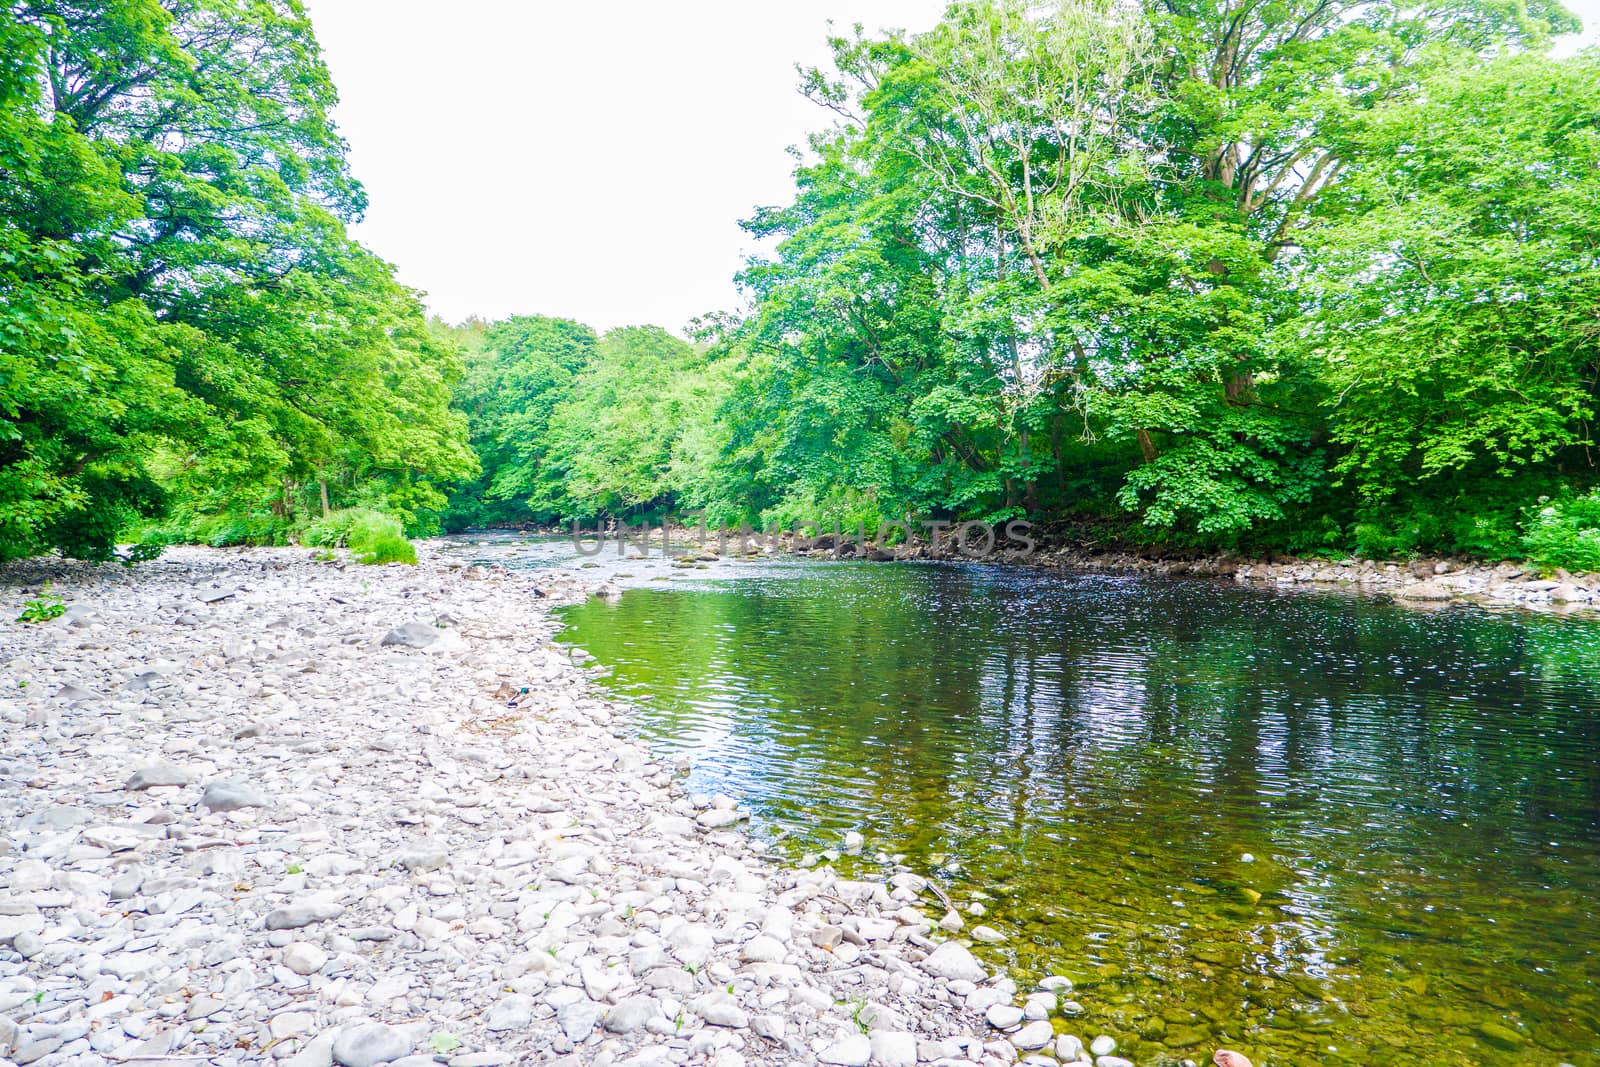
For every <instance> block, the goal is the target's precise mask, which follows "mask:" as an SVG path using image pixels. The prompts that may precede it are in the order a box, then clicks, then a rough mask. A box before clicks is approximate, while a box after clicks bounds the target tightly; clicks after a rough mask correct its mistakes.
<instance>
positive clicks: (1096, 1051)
mask: <svg viewBox="0 0 1600 1067" xmlns="http://www.w3.org/2000/svg"><path fill="white" fill-rule="evenodd" d="M1116 1050H1117V1043H1116V1041H1115V1040H1114V1039H1113V1038H1111V1037H1110V1036H1109V1035H1107V1034H1101V1035H1100V1036H1099V1037H1097V1038H1095V1039H1094V1040H1093V1041H1091V1042H1089V1053H1090V1055H1093V1056H1109V1055H1111V1054H1112V1053H1113V1052H1115V1051H1116Z"/></svg>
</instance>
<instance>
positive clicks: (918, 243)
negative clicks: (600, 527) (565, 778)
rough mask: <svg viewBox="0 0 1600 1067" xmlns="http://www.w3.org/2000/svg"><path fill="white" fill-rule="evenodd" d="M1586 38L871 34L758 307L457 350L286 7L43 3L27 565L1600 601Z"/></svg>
mask: <svg viewBox="0 0 1600 1067" xmlns="http://www.w3.org/2000/svg"><path fill="white" fill-rule="evenodd" d="M1577 29H1578V23H1577V20H1576V19H1575V18H1574V17H1573V16H1572V15H1571V14H1570V13H1569V12H1567V11H1566V10H1565V9H1563V8H1562V7H1561V6H1559V4H1557V3H1554V2H1552V0H1518V2H1508V0H1440V2H1438V3H1434V4H1431V5H1423V6H1420V7H1419V6H1416V5H1412V4H1402V3H1399V2H1396V0H1366V2H1356V0H1226V2H1224V3H1220V4H1201V3H1193V2H1190V0H1143V2H1140V3H1130V2H1128V0H1051V2H1049V3H1043V4H1040V3H1024V2H1021V0H959V2H957V3H953V4H952V5H951V6H950V7H949V8H948V10H947V13H946V15H945V17H944V18H943V20H942V21H941V22H940V23H939V24H938V25H937V26H936V27H934V28H933V29H932V30H929V31H927V32H921V33H909V34H908V33H885V34H869V33H865V32H863V31H862V30H861V29H860V28H856V29H855V30H854V31H853V32H850V33H844V34H841V35H839V36H837V37H835V38H834V39H832V40H831V42H830V43H831V48H832V56H833V61H832V64H831V66H830V67H828V68H826V69H813V70H806V71H803V72H801V79H800V89H801V91H802V92H804V93H805V94H806V95H807V96H809V97H810V98H811V99H812V100H814V101H815V102H816V104H817V105H819V107H818V111H817V114H818V116H819V117H818V123H817V130H816V132H815V133H814V134H813V135H812V137H811V139H810V143H809V144H808V145H806V146H803V149H802V151H800V152H799V153H798V156H797V158H798V159H799V162H798V164H797V166H796V169H795V172H794V191H793V197H792V199H791V200H790V201H789V202H788V203H784V204H778V205H772V206H765V207H761V208H758V209H756V210H754V211H753V212H752V213H751V214H750V216H749V218H748V219H746V220H745V222H744V223H743V225H744V226H745V228H746V229H747V230H748V231H749V233H750V234H751V235H752V236H754V237H756V238H759V239H761V247H762V248H763V249H765V251H764V252H763V253H761V254H760V255H758V256H756V257H754V258H752V259H751V260H750V261H749V262H748V263H747V264H746V266H745V268H744V269H743V271H742V272H741V274H740V275H739V278H738V283H739V287H740V291H741V293H742V297H743V299H742V302H741V306H740V307H738V308H733V309H720V310H718V309H707V313H706V314H705V315H704V316H703V317H701V318H700V319H698V320H697V321H696V322H695V323H693V324H692V327H691V329H690V330H689V331H688V335H687V336H686V337H679V336H676V335H674V334H673V333H671V332H669V331H668V330H666V329H663V328H660V327H657V326H635V327H628V328H619V329H613V330H610V331H608V332H605V333H604V334H600V333H597V332H596V331H595V330H593V329H591V328H589V327H587V326H585V325H583V324H581V323H578V322H574V321H570V320H567V319H562V318H555V317H544V316H534V315H526V316H516V317H513V318H510V319H506V320H504V321H498V322H483V321H479V320H469V321H467V322H465V323H462V324H459V325H454V326H452V325H448V324H445V323H443V322H440V321H438V320H431V319H430V318H429V317H428V315H427V312H426V310H425V303H424V299H423V297H422V296H421V295H420V294H418V293H416V292H413V291H410V290H408V289H407V288H405V287H404V286H402V285H401V284H399V283H398V282H397V281H396V280H395V274H394V269H393V268H392V267H391V266H390V265H389V264H387V263H385V262H383V261H382V260H381V259H380V258H378V257H377V256H375V255H374V254H373V253H371V252H370V251H368V250H367V249H365V248H363V247H362V246H361V245H360V244H359V243H358V242H356V241H355V240H354V239H352V237H351V236H350V234H349V233H348V231H347V227H348V226H349V225H350V224H351V223H352V222H354V221H355V220H357V219H358V218H359V217H360V215H361V213H362V210H363V207H364V197H363V192H362V189H361V187H360V185H359V184H358V183H357V182H356V181H355V180H354V179H353V177H352V176H351V174H350V170H349V166H348V161H347V149H346V145H345V144H344V142H343V141H342V139H341V137H340V134H339V132H338V130H337V129H336V127H335V125H334V124H333V122H332V120H331V118H330V113H331V111H332V109H333V107H334V106H335V104H336V99H337V98H336V92H335V88H334V86H333V84H332V82H331V80H330V78H329V76H328V72H327V70H326V68H325V66H324V64H323V62H322V60H321V57H320V54H319V51H318V47H317V44H316V40H315V36H314V34H313V30H312V26H311V24H310V21H309V19H308V17H307V15H306V13H305V11H304V9H303V8H302V7H301V6H300V4H299V2H298V0H256V2H251V3H242V2H236V0H182V2H179V0H108V2H106V3H101V4H94V5H81V6H80V5H67V4H61V3H56V2H51V0H28V2H20V3H12V4H10V5H8V7H7V9H6V11H5V13H4V15H3V16H0V57H3V61H0V413H3V415H4V422H3V423H0V559H5V558H16V557H23V556H29V555H34V554H38V553H42V552H47V551H51V550H59V551H60V552H62V553H63V554H66V555H69V556H77V557H82V558H89V559H109V558H112V557H113V556H118V555H120V557H121V558H123V559H124V560H125V561H130V562H131V561H134V560H136V559H139V558H144V557H147V556H150V555H153V554H155V553H156V552H159V550H160V548H161V546H162V545H164V544H168V543H173V542H177V541H200V542H205V543H211V544H232V543H283V542H287V541H290V540H296V541H300V542H301V543H306V544H334V543H341V542H343V541H345V540H346V539H349V540H350V543H351V544H355V541H356V539H357V537H358V536H359V534H358V531H361V530H363V529H367V530H368V532H369V533H370V532H371V529H372V528H378V533H377V534H376V535H375V536H378V537H379V539H380V540H382V539H383V538H385V537H387V538H389V539H390V540H391V541H392V540H393V539H394V538H396V537H398V536H399V533H400V531H401V530H402V529H403V531H404V532H405V533H406V534H408V535H412V536H416V535H426V534H432V533H437V532H439V531H441V530H459V529H465V528H469V527H475V526H482V525H493V524H530V523H531V524H556V523H566V522H571V521H573V520H581V521H584V522H592V521H596V520H602V519H607V518H621V519H624V520H628V521H639V520H640V519H652V520H658V521H659V520H660V519H661V518H662V517H664V516H667V515H669V514H683V513H687V512H691V511H693V512H703V513H704V514H705V516H707V517H708V519H709V520H710V521H712V522H717V521H722V522H728V523H741V522H748V523H750V524H751V525H753V526H757V527H759V528H771V527H773V526H787V525H789V524H790V523H792V522H794V521H797V520H798V521H834V520H837V521H840V522H842V523H844V524H846V525H847V526H850V527H854V526H855V525H856V524H857V523H864V524H865V525H867V526H868V527H869V528H876V527H877V526H878V524H879V523H880V522H881V521H883V520H885V519H892V518H902V517H905V516H917V517H933V518H953V519H967V518H972V519H984V520H988V521H998V520H1002V519H1008V518H1017V517H1025V518H1028V519H1030V520H1031V521H1035V522H1037V523H1040V524H1044V525H1046V526H1048V527H1049V528H1050V529H1052V530H1054V531H1056V532H1057V533H1058V535H1059V536H1061V537H1062V538H1064V539H1066V540H1075V541H1081V542H1085V543H1095V544H1107V543H1117V544H1121V545H1135V546H1143V547H1147V548H1149V549H1150V550H1152V551H1195V550H1203V551H1214V550H1228V551H1236V552H1250V553H1270V552H1288V553H1297V554H1306V555H1319V554H1320V555H1339V556H1344V555H1349V554H1352V553H1356V554H1361V555H1364V556H1369V557H1382V558H1387V557H1403V556H1407V555H1411V554H1416V553H1449V554H1459V555H1463V556H1470V557H1475V558H1486V559H1500V558H1528V559H1533V560H1535V561H1537V562H1538V563H1539V564H1541V565H1542V566H1545V567H1547V568H1554V567H1566V568H1569V569H1572V570H1597V569H1600V495H1597V494H1596V488H1595V487H1596V485H1597V484H1600V474H1597V469H1596V453H1595V444H1594V442H1593V441H1592V433H1593V431H1592V426H1593V420H1594V415H1595V407H1596V399H1597V390H1600V169H1597V168H1600V55H1597V54H1596V53H1595V52H1594V51H1587V52H1580V53H1579V54H1577V55H1574V56H1570V57H1567V58H1553V57H1552V56H1551V54H1550V48H1551V45H1552V43H1553V42H1554V40H1555V39H1556V38H1557V37H1559V36H1560V35H1562V34H1566V33H1570V32H1573V31H1575V30H1577ZM523 209H524V210H530V211H538V210H541V206H540V205H538V204H529V205H526V206H525V207H524V208H523ZM552 209H553V208H552ZM646 239H648V235H646ZM527 298H528V303H529V305H530V306H538V305H539V303H540V294H538V293H529V294H527ZM619 299H620V300H624V301H625V299H626V294H621V295H620V296H619ZM119 545H120V546H122V547H120V548H119V547H118V546H119ZM403 554H404V553H403V550H402V551H395V552H387V553H386V552H383V551H379V552H376V553H375V554H374V558H375V559H388V558H401V557H403Z"/></svg>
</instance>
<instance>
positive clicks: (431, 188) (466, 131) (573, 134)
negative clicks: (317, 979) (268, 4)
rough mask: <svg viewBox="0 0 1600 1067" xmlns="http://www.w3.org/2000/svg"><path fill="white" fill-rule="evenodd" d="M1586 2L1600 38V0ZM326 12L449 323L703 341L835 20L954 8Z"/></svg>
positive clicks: (373, 224)
mask: <svg viewBox="0 0 1600 1067" xmlns="http://www.w3.org/2000/svg"><path fill="white" fill-rule="evenodd" d="M1567 4H1568V7H1569V8H1571V9H1572V10H1574V11H1576V12H1577V13H1578V14H1579V15H1580V16H1582V17H1583V19H1584V22H1585V29H1586V30H1587V31H1588V32H1586V34H1585V37H1586V38H1588V39H1590V40H1593V39H1595V31H1596V29H1597V28H1600V0H1567ZM308 7H309V8H310V11H311V16H312V22H313V24H314V25H315V27H316V32H317V37H318V39H319V40H320V41H321V43H322V47H323V51H324V54H325V58H326V60H327V63H328V66H329V69H330V70H331V71H332V74H333V80H334V83H335V84H336V85H337V86H338V87H339V94H340V106H339V109H338V111H337V112H336V118H337V120H338V122H339V125H340V128H341V129H342V131H343V133H344V135H345V137H346V139H347V140H348V141H349V142H350V145H351V164H352V167H353V169H354V171H355V175H356V177H357V178H359V179H360V180H361V181H362V182H363V183H364V184H365V186H366V189H367V195H368V197H369V200H370V206H369V208H368V210H367V216H366V219H365V220H364V221H363V222H362V223H361V224H360V225H359V226H357V227H356V234H357V236H359V237H360V239H361V240H362V241H364V242H365V243H366V244H367V245H368V246H369V247H371V248H372V249H374V250H375V251H376V252H377V253H378V254H379V255H381V256H383V257H384V258H385V259H388V260H390V261H391V262H394V263H395V264H397V265H398V266H399V271H400V278H401V280H402V281H404V282H405V283H407V284H408V285H411V286H414V287H416V288H418V289H421V290H423V291H425V292H426V293H427V294H428V305H429V307H430V308H431V309H432V310H433V311H434V312H436V313H438V314H439V315H442V316H443V317H444V318H446V319H448V320H450V321H452V322H455V321H460V320H461V319H464V318H466V317H467V316H468V315H471V314H477V315H481V316H483V317H485V318H500V317H503V316H505V315H510V314H517V313H539V314H547V315H562V316H566V317H569V318H574V319H578V320H579V321H581V322H586V323H588V324H589V325H591V326H594V327H596V328H599V329H607V328H610V327H612V326H622V325H630V324H638V323H654V324H657V325H660V326H665V327H667V328H668V329H670V330H674V331H682V329H683V328H684V326H685V324H686V323H687V322H688V321H689V320H690V319H691V318H693V317H694V316H696V315H700V314H703V313H705V312H709V311H716V310H723V309H731V308H734V307H736V306H737V303H738V294H737V291H736V289H735V287H734V284H733V274H734V272H735V271H736V270H738V269H739V267H740V265H741V264H742V262H743V259H744V256H745V255H746V254H748V253H749V252H751V251H754V242H753V241H752V240H751V238H750V237H749V236H748V235H747V234H745V233H744V232H743V231H742V230H740V229H739V227H738V220H739V219H741V218H746V217H748V216H749V215H750V213H751V211H752V209H753V208H754V207H755V206H756V205H760V204H778V203H784V202H786V201H787V200H788V199H789V196H790V193H791V190H792V185H791V181H790V172H791V171H792V169H793V167H794V160H793V159H792V158H791V157H790V156H789V155H788V154H787V153H786V152H785V149H786V148H787V147H788V146H790V145H797V144H802V143H804V140H805V137H806V134H807V133H808V132H810V131H811V130H814V129H818V128H820V127H822V126H823V125H826V124H827V122H828V121H829V114H828V113H827V112H825V111H823V110H822V109H820V108H818V107H816V106H815V105H812V104H810V103H808V102H807V101H805V100H804V99H802V98H801V97H800V95H799V93H798V92H797V91H796V89H795V86H796V85H797V84H798V75H796V73H795V71H794V65H795V64H796V63H797V62H799V63H805V64H808V65H809V64H815V63H821V62H823V61H824V60H825V59H826V56H827V48H826V46H825V44H824V37H825V36H826V35H827V32H828V31H827V22H828V20H829V19H833V20H834V22H835V23H836V24H837V25H838V27H840V28H841V29H843V28H846V27H848V26H849V25H851V24H852V23H855V22H861V23H863V24H864V25H865V26H866V27H867V28H868V29H869V30H875V29H878V28H881V27H900V28H905V29H911V30H920V29H925V28H927V27H929V26H931V25H933V24H934V23H935V22H936V21H937V20H938V18H939V15H940V14H941V12H942V11H943V9H944V0H610V2H609V3H603V4H597V3H584V2H581V0H578V2H561V0H452V2H451V3H449V4H447V5H441V4H440V3H438V2H437V0H308ZM1564 50H1565V49H1564Z"/></svg>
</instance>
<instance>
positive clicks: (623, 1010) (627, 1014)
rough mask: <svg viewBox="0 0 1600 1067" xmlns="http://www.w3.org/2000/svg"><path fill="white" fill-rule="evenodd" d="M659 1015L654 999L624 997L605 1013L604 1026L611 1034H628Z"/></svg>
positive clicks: (658, 1006) (658, 1008)
mask: <svg viewBox="0 0 1600 1067" xmlns="http://www.w3.org/2000/svg"><path fill="white" fill-rule="evenodd" d="M660 1013H661V1007H660V1005H659V1004H657V1003H656V998H655V997H646V996H635V997H625V998H623V999H622V1000H620V1001H618V1002H617V1003H616V1004H615V1005H614V1006H613V1007H612V1008H611V1009H610V1010H609V1011H607V1012H606V1017H605V1020H604V1025H605V1028H606V1029H607V1030H608V1031H610V1032H611V1033H613V1034H630V1033H632V1032H633V1031H635V1030H637V1029H639V1028H640V1027H641V1026H643V1025H644V1024H645V1023H647V1022H649V1021H650V1020H651V1019H653V1018H655V1017H656V1016H657V1015H659V1014H660Z"/></svg>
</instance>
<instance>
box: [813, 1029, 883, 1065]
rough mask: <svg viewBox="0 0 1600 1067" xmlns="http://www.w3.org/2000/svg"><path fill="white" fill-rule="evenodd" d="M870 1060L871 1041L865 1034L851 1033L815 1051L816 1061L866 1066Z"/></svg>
mask: <svg viewBox="0 0 1600 1067" xmlns="http://www.w3.org/2000/svg"><path fill="white" fill-rule="evenodd" d="M871 1060H872V1041H871V1039H870V1038H868V1037H867V1035H866V1034H851V1035H850V1036H849V1037H846V1038H843V1039H841V1040H839V1041H835V1042H834V1043H833V1044H831V1045H829V1046H828V1047H827V1048H825V1049H823V1050H822V1051H821V1052H819V1053H817V1062H818V1063H837V1064H841V1065H842V1067H867V1064H868V1063H869V1062H871Z"/></svg>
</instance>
